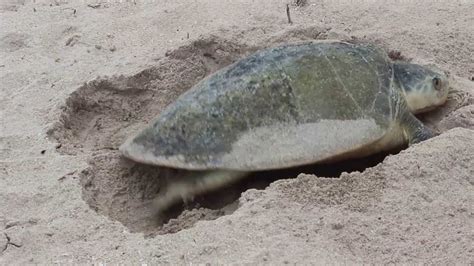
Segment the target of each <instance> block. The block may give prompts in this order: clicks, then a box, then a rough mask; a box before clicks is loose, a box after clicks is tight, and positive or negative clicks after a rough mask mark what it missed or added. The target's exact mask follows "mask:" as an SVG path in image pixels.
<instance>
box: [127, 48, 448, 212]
mask: <svg viewBox="0 0 474 266" xmlns="http://www.w3.org/2000/svg"><path fill="white" fill-rule="evenodd" d="M447 94H448V77H447V75H446V74H444V73H443V72H442V71H439V70H434V69H433V68H427V67H424V66H420V65H416V64H410V63H405V62H397V61H395V62H393V61H392V60H390V59H389V58H388V57H387V55H386V53H385V52H384V51H383V50H382V49H380V48H377V47H376V46H374V45H372V44H367V43H354V42H343V41H313V42H305V43H296V44H289V45H284V46H280V47H275V48H269V49H264V50H260V51H258V52H256V53H255V54H253V55H250V56H248V57H246V58H244V59H242V60H240V61H238V62H236V63H234V64H232V65H230V66H228V67H225V68H223V69H221V70H220V71H217V72H215V73H214V74H212V75H210V76H208V77H207V78H205V79H203V80H202V81H201V82H199V83H198V84H196V85H195V86H194V87H193V88H191V89H190V90H189V91H187V92H186V93H184V94H183V95H182V96H180V97H179V98H178V99H177V100H176V102H174V103H173V104H171V105H170V106H168V107H167V108H166V109H165V110H164V111H163V112H162V113H161V114H160V115H159V117H158V118H157V119H156V120H155V121H154V122H152V123H151V125H150V126H148V127H147V128H145V129H144V130H143V131H141V132H140V133H139V134H138V135H136V136H134V137H132V138H129V139H128V140H127V141H126V142H125V143H124V144H123V145H122V146H121V147H120V150H121V152H122V153H123V155H124V156H126V157H128V158H130V159H132V160H134V161H137V162H141V163H146V164H152V165H159V166H167V167H172V168H179V169H188V170H195V171H196V172H194V173H195V174H193V176H190V177H188V178H182V179H180V180H179V181H177V182H176V183H172V185H171V186H169V187H168V189H167V190H166V191H165V192H164V193H161V195H160V196H159V197H158V199H157V205H158V206H159V207H160V208H167V207H169V206H170V205H172V204H173V203H176V202H177V201H180V200H182V199H183V200H186V199H190V198H193V197H194V196H195V195H197V194H201V193H203V192H206V191H209V190H213V189H218V188H220V187H222V186H225V185H227V184H229V183H231V182H234V181H237V180H239V179H240V178H242V177H244V176H246V175H247V174H248V173H249V172H251V171H258V170H268V169H280V168H288V167H293V166H298V165H305V164H312V163H319V162H328V161H335V160H341V159H347V158H354V157H362V156H367V155H369V154H373V153H376V152H380V151H382V150H387V149H391V148H394V147H396V146H401V145H403V144H406V143H408V144H413V143H417V142H420V141H423V140H425V139H428V138H430V137H432V136H433V134H432V133H431V131H430V130H429V129H428V128H426V127H425V126H424V125H423V124H422V123H421V122H420V121H419V120H418V119H417V118H416V117H415V116H414V115H413V114H414V113H418V112H421V111H425V110H428V109H431V108H434V107H436V106H439V105H442V104H443V103H444V102H445V101H446V98H447Z"/></svg>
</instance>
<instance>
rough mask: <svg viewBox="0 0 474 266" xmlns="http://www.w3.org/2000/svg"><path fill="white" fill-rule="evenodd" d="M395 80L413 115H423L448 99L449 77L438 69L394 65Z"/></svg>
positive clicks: (414, 65) (411, 65)
mask: <svg viewBox="0 0 474 266" xmlns="http://www.w3.org/2000/svg"><path fill="white" fill-rule="evenodd" d="M394 71H395V79H396V80H397V81H398V83H399V84H400V87H401V89H402V93H403V94H404V95H405V99H406V102H407V104H408V108H409V109H410V111H411V112H412V113H422V112H425V111H429V110H432V109H434V108H435V107H437V106H440V105H443V104H444V103H445V102H446V99H447V97H448V90H449V82H448V75H447V74H446V73H444V72H443V71H441V70H439V69H436V67H429V68H428V67H425V66H421V65H416V64H409V63H399V62H397V63H394Z"/></svg>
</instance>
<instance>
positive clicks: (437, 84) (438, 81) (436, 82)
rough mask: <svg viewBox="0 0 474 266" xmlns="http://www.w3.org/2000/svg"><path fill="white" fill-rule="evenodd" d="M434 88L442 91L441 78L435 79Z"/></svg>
mask: <svg viewBox="0 0 474 266" xmlns="http://www.w3.org/2000/svg"><path fill="white" fill-rule="evenodd" d="M433 87H434V88H435V90H437V91H439V90H440V89H441V79H440V78H433Z"/></svg>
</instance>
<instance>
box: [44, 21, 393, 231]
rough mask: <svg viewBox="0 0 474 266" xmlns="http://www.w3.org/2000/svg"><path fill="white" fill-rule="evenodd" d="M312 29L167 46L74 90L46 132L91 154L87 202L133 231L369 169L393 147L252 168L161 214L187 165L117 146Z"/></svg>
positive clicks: (174, 226)
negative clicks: (132, 155)
mask: <svg viewBox="0 0 474 266" xmlns="http://www.w3.org/2000/svg"><path fill="white" fill-rule="evenodd" d="M314 32H317V30H315V29H314V28H309V29H308V30H307V31H303V32H301V30H298V32H284V33H283V34H282V35H281V36H276V37H275V36H272V37H271V40H270V41H268V42H263V43H262V45H261V46H258V47H257V46H249V45H245V44H239V43H237V42H233V41H229V40H225V39H220V38H217V37H215V36H211V37H209V38H204V39H200V40H198V41H195V42H193V43H191V44H189V45H186V46H183V47H180V48H178V49H176V50H173V51H169V52H168V53H166V56H165V57H164V58H162V59H160V60H158V61H157V65H156V66H155V67H152V68H149V69H146V70H143V71H141V72H139V73H137V74H136V75H133V76H130V77H124V76H118V77H107V78H98V79H96V80H93V81H91V82H88V83H86V84H84V85H83V86H81V87H80V88H78V89H77V90H76V91H75V92H74V93H72V94H71V95H70V97H69V98H68V99H67V101H66V104H65V106H64V107H63V108H62V113H61V116H60V119H59V121H58V122H57V123H56V124H55V125H54V126H53V127H52V128H51V130H49V132H48V134H49V136H50V137H52V138H54V139H56V140H57V141H58V142H59V143H61V147H60V148H59V152H61V153H65V154H78V153H86V154H88V155H90V157H89V158H90V159H89V166H88V168H87V169H84V170H83V171H82V172H81V173H80V183H81V185H82V187H83V198H84V200H85V201H86V202H87V203H88V204H89V206H90V207H91V208H92V209H94V210H95V211H97V212H98V213H100V214H104V215H106V216H108V217H110V218H111V219H113V220H117V221H120V222H121V223H123V224H124V225H125V226H126V227H128V228H129V229H130V231H132V232H142V233H145V234H146V235H150V236H152V235H156V234H165V233H174V232H177V231H180V230H183V229H185V228H189V227H191V226H193V225H194V224H195V223H196V222H197V221H200V220H212V219H216V218H217V217H220V216H222V215H226V214H229V213H232V212H233V211H234V210H235V209H236V208H237V207H238V206H237V202H236V200H237V199H238V198H239V197H240V194H241V193H242V192H243V191H245V190H247V189H249V188H258V189H263V188H265V187H267V186H268V185H269V184H270V183H271V182H272V181H274V180H276V179H281V178H294V177H296V176H297V175H298V174H300V173H307V174H316V175H317V176H325V177H338V176H339V175H340V174H341V173H342V172H351V171H364V170H365V169H366V168H367V167H371V166H374V165H376V164H378V163H379V162H381V161H382V160H383V159H384V158H385V156H386V155H387V153H385V154H378V155H374V156H371V157H369V158H364V159H359V160H351V161H349V162H341V163H338V164H332V165H322V166H321V165H319V166H306V167H298V168H293V169H287V170H281V171H267V172H258V173H254V174H252V175H251V176H249V178H247V179H245V180H243V181H242V182H240V183H238V184H235V185H233V186H231V187H228V188H226V189H223V190H221V191H218V192H215V193H212V194H209V195H206V196H202V197H198V198H197V199H196V200H195V202H193V203H192V204H191V205H189V206H186V207H183V206H176V208H174V209H172V210H170V211H169V212H168V213H166V214H164V215H161V216H159V217H158V216H156V215H155V213H154V209H153V206H152V200H153V199H154V198H155V197H156V196H157V194H159V193H160V190H161V189H162V188H163V187H164V186H166V183H167V182H168V181H169V180H173V179H176V178H180V177H181V176H184V175H185V174H186V172H185V171H182V170H181V171H179V170H174V169H168V168H162V167H154V166H148V165H143V164H138V163H134V162H132V161H129V160H126V159H124V158H123V157H122V156H121V155H120V153H119V152H118V150H117V149H118V147H119V146H120V144H122V142H123V141H124V140H125V139H126V138H127V137H128V136H130V135H133V134H135V133H136V132H138V131H139V130H140V129H141V128H143V127H144V126H145V125H146V124H147V123H148V122H149V121H150V120H152V119H153V118H154V117H156V116H157V115H158V114H159V113H160V112H161V110H163V109H164V108H165V107H166V106H167V105H168V104H170V103H172V102H173V101H174V100H175V99H176V98H177V97H178V96H179V95H180V94H182V93H183V92H184V91H186V90H187V89H189V88H190V87H192V86H193V85H194V84H195V83H197V82H198V81H200V80H201V79H202V78H203V77H205V76H207V75H209V74H210V73H212V72H214V71H216V70H218V69H220V68H222V67H224V66H226V65H229V64H230V63H232V62H234V61H236V60H237V59H239V58H241V57H243V56H245V55H247V54H249V53H251V52H252V51H255V50H257V49H259V48H263V47H265V46H272V45H275V44H276V43H278V42H283V41H284V40H287V39H288V38H287V37H288V36H290V37H291V39H292V40H294V38H295V34H296V35H298V36H301V39H303V40H305V39H308V38H309V37H308V36H315V38H316V37H317V38H321V36H322V35H321V34H319V33H318V34H313V33H314ZM308 33H311V34H310V35H308ZM285 36H286V37H285ZM394 152H397V151H394Z"/></svg>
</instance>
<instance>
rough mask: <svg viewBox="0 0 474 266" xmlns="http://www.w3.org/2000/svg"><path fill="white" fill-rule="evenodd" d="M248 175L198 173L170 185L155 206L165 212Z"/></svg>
mask: <svg viewBox="0 0 474 266" xmlns="http://www.w3.org/2000/svg"><path fill="white" fill-rule="evenodd" d="M247 175H248V172H243V171H230V170H210V171H204V172H196V173H193V174H192V175H190V176H187V177H184V178H182V179H181V180H179V181H172V182H171V183H170V184H168V186H167V187H166V191H164V192H163V193H160V194H161V195H160V196H158V197H157V198H156V199H155V202H154V206H155V207H156V208H157V210H158V211H164V210H166V209H168V208H170V207H171V206H172V205H174V204H177V203H179V202H180V201H184V202H185V203H186V202H189V201H192V200H193V199H194V197H196V196H198V195H201V194H204V193H205V192H209V191H214V190H217V189H220V188H222V187H225V186H227V185H230V184H233V183H235V182H237V181H239V180H241V179H242V178H244V177H246V176H247Z"/></svg>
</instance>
